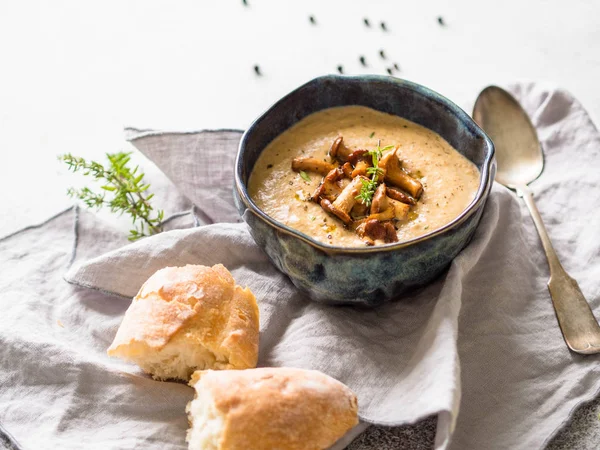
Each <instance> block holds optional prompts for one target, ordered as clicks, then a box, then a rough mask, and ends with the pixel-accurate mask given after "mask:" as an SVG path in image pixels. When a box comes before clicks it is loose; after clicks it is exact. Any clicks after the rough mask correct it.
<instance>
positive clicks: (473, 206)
mask: <svg viewBox="0 0 600 450" xmlns="http://www.w3.org/2000/svg"><path fill="white" fill-rule="evenodd" d="M326 80H329V81H331V82H340V81H341V82H344V81H357V82H361V83H369V82H375V81H377V82H384V83H387V84H395V85H398V86H403V87H405V88H408V89H409V90H411V91H413V92H417V93H419V94H422V95H425V96H426V97H428V98H430V99H432V100H433V101H435V102H437V103H440V104H442V105H444V106H445V107H446V108H447V110H449V113H451V114H454V115H455V116H457V117H458V119H459V120H460V121H461V123H463V124H466V125H467V128H469V131H471V132H473V133H474V134H475V135H477V136H479V137H481V138H482V139H483V141H484V142H485V144H486V146H487V148H488V149H489V151H488V152H487V156H486V159H485V161H484V163H483V167H482V170H481V174H480V179H481V182H480V184H479V187H478V189H477V193H476V195H475V197H474V198H473V200H472V201H471V203H469V205H468V206H467V207H466V208H465V209H464V210H463V211H462V212H461V213H460V214H459V215H458V216H456V217H455V218H454V219H453V220H452V221H450V222H448V223H447V224H446V225H444V226H442V227H440V228H437V229H435V230H432V231H431V232H429V233H427V234H424V235H422V236H418V237H415V238H413V239H409V240H407V241H403V242H398V243H391V244H383V245H374V246H370V247H367V246H365V247H343V246H339V245H329V244H325V243H323V242H320V241H317V240H316V239H314V238H312V237H310V236H309V235H307V234H305V233H302V232H301V231H299V230H296V229H295V228H292V227H289V226H287V225H285V224H283V223H281V222H279V221H278V220H275V219H273V218H272V217H270V216H269V215H268V214H267V213H265V212H264V211H263V210H262V209H260V208H259V207H258V206H257V205H256V204H255V203H254V201H253V200H252V199H251V198H250V195H249V194H248V190H247V187H246V184H245V183H244V182H243V180H242V167H243V158H242V157H243V155H244V151H245V146H246V142H247V140H248V136H250V135H251V134H252V133H253V132H254V130H255V129H256V128H257V127H258V126H259V125H260V123H261V122H262V121H263V120H264V119H265V118H266V117H267V116H268V115H269V114H271V111H272V110H273V109H274V108H275V107H276V106H278V105H279V104H281V103H283V102H284V101H285V100H287V99H288V98H289V97H291V96H292V95H294V94H295V93H296V92H297V91H299V90H301V89H304V88H305V87H306V86H309V85H311V84H314V83H316V82H318V81H326ZM374 109H375V108H374ZM319 111H320V110H319ZM314 112H317V111H314ZM263 150H264V149H263ZM494 154H495V149H494V144H493V142H492V140H491V139H490V138H489V137H488V136H487V135H486V134H485V132H484V131H483V130H482V129H481V128H480V127H479V126H478V125H477V124H476V123H475V121H474V120H473V119H472V118H471V117H470V116H469V115H468V114H467V113H466V112H465V111H464V110H463V109H461V108H460V107H459V106H457V105H456V104H455V103H453V102H452V101H450V100H449V99H448V98H446V97H444V96H443V95H441V94H439V93H437V92H435V91H433V90H431V89H429V88H428V87H425V86H423V85H420V84H418V83H414V82H412V81H407V80H404V79H401V78H395V77H391V76H384V75H359V76H348V75H324V76H320V77H316V78H313V79H312V80H310V81H308V82H307V83H304V84H302V85H301V86H299V87H297V88H295V89H293V90H292V91H290V92H289V93H288V94H286V95H284V96H283V97H281V98H280V99H279V100H277V101H276V102H275V103H273V104H272V105H271V106H269V107H268V108H267V109H266V110H265V111H264V112H263V113H262V114H261V115H260V116H258V117H257V118H256V119H255V120H254V121H253V122H252V123H251V124H250V126H249V127H248V128H247V129H246V131H245V132H244V134H243V135H242V138H241V139H240V143H239V145H238V152H237V155H236V158H235V170H234V180H235V189H236V190H237V193H238V195H239V198H240V200H241V201H242V203H243V204H244V205H245V206H246V208H248V209H250V211H251V212H252V213H254V214H255V215H256V216H257V217H259V218H260V219H261V220H262V221H263V222H265V223H266V224H267V225H269V226H271V227H273V228H275V229H277V230H279V231H280V232H283V233H285V234H288V235H291V236H294V237H296V238H298V239H300V240H302V241H304V242H306V243H307V244H309V245H311V246H312V247H315V248H317V249H319V250H321V251H323V252H325V253H352V254H354V253H359V254H363V253H364V254H368V253H379V252H388V251H394V250H398V249H401V248H405V247H409V246H412V245H416V244H419V243H421V242H423V241H427V240H429V239H432V238H434V237H436V236H439V235H442V234H445V233H446V232H448V231H449V230H451V229H453V228H455V227H458V226H459V225H461V224H462V223H463V222H465V221H466V220H467V219H468V218H469V217H471V216H472V215H473V214H474V213H475V212H476V211H477V210H478V208H479V207H480V206H481V205H482V204H483V203H484V202H485V201H486V198H487V193H488V192H489V190H490V188H491V185H492V183H493V180H492V177H491V176H490V175H491V171H492V165H493V162H494Z"/></svg>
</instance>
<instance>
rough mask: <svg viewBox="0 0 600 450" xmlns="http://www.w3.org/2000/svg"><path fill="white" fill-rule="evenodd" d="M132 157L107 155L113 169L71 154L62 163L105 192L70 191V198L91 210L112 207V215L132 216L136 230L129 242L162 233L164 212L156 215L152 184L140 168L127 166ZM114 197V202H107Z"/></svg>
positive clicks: (73, 189) (122, 154) (130, 231)
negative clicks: (145, 180)
mask: <svg viewBox="0 0 600 450" xmlns="http://www.w3.org/2000/svg"><path fill="white" fill-rule="evenodd" d="M130 154H131V153H125V152H119V153H107V154H106V157H107V158H108V162H109V165H108V166H107V167H104V166H103V165H102V164H100V163H99V162H96V161H87V160H85V159H84V158H81V157H78V156H73V155H71V154H70V153H67V154H66V155H60V156H59V157H58V159H59V160H60V161H64V162H65V163H66V164H67V166H68V167H69V170H72V171H73V172H82V173H83V175H85V176H89V177H91V178H93V179H94V180H96V181H101V182H102V183H103V184H102V185H101V186H100V188H101V189H102V190H103V192H100V193H98V192H94V191H92V190H91V189H89V188H88V187H84V188H82V189H75V188H70V189H69V190H68V191H67V194H68V195H69V196H70V197H74V198H77V199H79V200H81V201H82V202H83V203H84V204H85V205H86V206H87V207H88V208H96V209H100V208H102V207H108V208H109V209H110V211H111V212H116V213H119V214H124V213H125V214H128V215H130V216H131V219H132V222H133V225H134V227H135V228H133V229H131V230H129V240H130V241H135V240H137V239H139V238H141V237H144V236H148V235H151V234H156V233H160V232H161V231H162V221H163V217H164V211H163V210H158V211H156V212H154V208H153V207H152V205H151V204H150V200H151V199H152V197H154V194H148V193H147V191H148V188H149V187H150V185H149V184H147V183H144V174H143V173H142V172H141V171H139V167H138V166H136V167H135V168H134V169H133V170H131V169H130V168H129V167H128V166H127V164H128V163H129V161H130ZM109 193H110V194H112V195H111V197H112V198H107V196H108V195H109Z"/></svg>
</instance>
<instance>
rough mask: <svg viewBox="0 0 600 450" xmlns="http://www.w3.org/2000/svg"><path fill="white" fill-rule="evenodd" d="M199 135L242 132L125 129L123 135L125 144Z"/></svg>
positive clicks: (237, 130) (242, 131)
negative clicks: (162, 137) (168, 137)
mask: <svg viewBox="0 0 600 450" xmlns="http://www.w3.org/2000/svg"><path fill="white" fill-rule="evenodd" d="M200 133H239V134H242V133H244V130H240V129H236V128H207V129H200V130H187V131H168V130H154V129H151V128H135V127H125V128H124V129H123V134H124V135H125V140H126V141H127V142H133V141H136V140H138V139H141V138H145V137H150V136H168V135H184V136H185V135H191V134H200Z"/></svg>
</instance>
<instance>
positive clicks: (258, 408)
mask: <svg viewBox="0 0 600 450" xmlns="http://www.w3.org/2000/svg"><path fill="white" fill-rule="evenodd" d="M190 385H191V386H192V387H193V388H194V390H195V392H196V396H195V398H194V400H192V401H191V402H190V403H189V404H188V406H187V408H186V411H187V413H188V419H189V422H190V426H191V428H190V430H188V434H187V441H188V442H189V448H190V449H194V450H196V449H202V450H225V449H227V450H248V449H252V450H272V449H279V450H322V449H326V448H329V447H330V446H331V445H333V444H334V443H335V442H336V441H337V440H338V439H339V438H341V437H342V436H343V435H344V434H345V433H346V432H347V431H348V430H349V429H351V428H352V427H354V426H355V425H356V424H357V423H358V403H357V399H356V396H355V395H354V393H352V391H351V390H350V389H349V388H348V387H346V386H345V385H344V384H342V383H340V382H339V381H337V380H335V379H333V378H331V377H329V376H327V375H325V374H323V373H321V372H318V371H314V370H303V369H292V368H282V367H269V368H259V369H249V370H241V371H240V370H237V371H232V370H227V371H220V372H215V371H212V370H209V371H198V372H195V373H194V374H193V375H192V380H191V381H190Z"/></svg>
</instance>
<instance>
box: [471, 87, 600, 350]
mask: <svg viewBox="0 0 600 450" xmlns="http://www.w3.org/2000/svg"><path fill="white" fill-rule="evenodd" d="M473 118H474V119H475V121H476V122H477V123H478V124H479V125H480V126H481V127H482V128H483V129H484V130H485V132H486V133H487V134H488V135H489V136H490V137H491V138H492V141H493V142H494V146H495V147H496V158H497V162H498V172H497V175H496V181H498V182H499V183H501V184H503V185H504V186H506V187H508V188H509V189H514V190H515V191H517V194H518V195H519V197H523V200H524V201H525V204H526V205H527V207H528V208H529V212H530V213H531V216H532V217H533V222H534V223H535V226H536V228H537V230H538V233H539V235H540V239H541V240H542V245H543V246H544V250H545V251H546V257H547V258H548V265H549V266H550V279H549V280H548V290H549V291H550V296H551V297H552V303H553V305H554V311H555V312H556V318H557V319H558V324H559V325H560V329H561V331H562V334H563V336H564V338H565V342H566V343H567V346H568V347H569V348H570V349H571V350H573V351H574V352H577V353H582V354H585V355H591V354H594V353H600V326H599V325H598V322H597V321H596V319H595V318H594V314H593V313H592V310H591V309H590V306H589V305H588V303H587V302H586V300H585V297H584V296H583V294H582V292H581V289H579V285H578V284H577V281H575V280H574V279H573V278H571V277H570V276H569V274H568V273H567V272H566V271H565V269H563V267H562V265H561V264H560V261H559V260H558V256H557V255H556V252H555V251H554V248H553V247H552V243H551V242H550V237H548V233H547V231H546V228H545V227H544V223H543V222H542V217H541V216H540V213H539V211H538V210H537V207H536V206H535V203H534V202H533V193H532V192H531V189H529V187H528V186H527V185H528V184H529V183H531V182H532V181H534V180H535V179H536V178H538V177H539V176H540V174H541V173H542V170H543V169H544V157H543V154H542V148H541V146H540V142H539V140H538V137H537V133H536V131H535V128H534V127H533V125H532V124H531V121H530V120H529V117H528V116H527V113H526V112H525V111H524V110H523V108H522V107H521V105H519V103H518V102H517V100H515V98H514V97H513V96H512V95H510V94H509V93H508V92H506V91H505V90H504V89H501V88H499V87H496V86H488V87H487V88H485V89H484V90H483V91H481V93H480V94H479V97H477V101H476V102H475V107H474V108H473Z"/></svg>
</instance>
